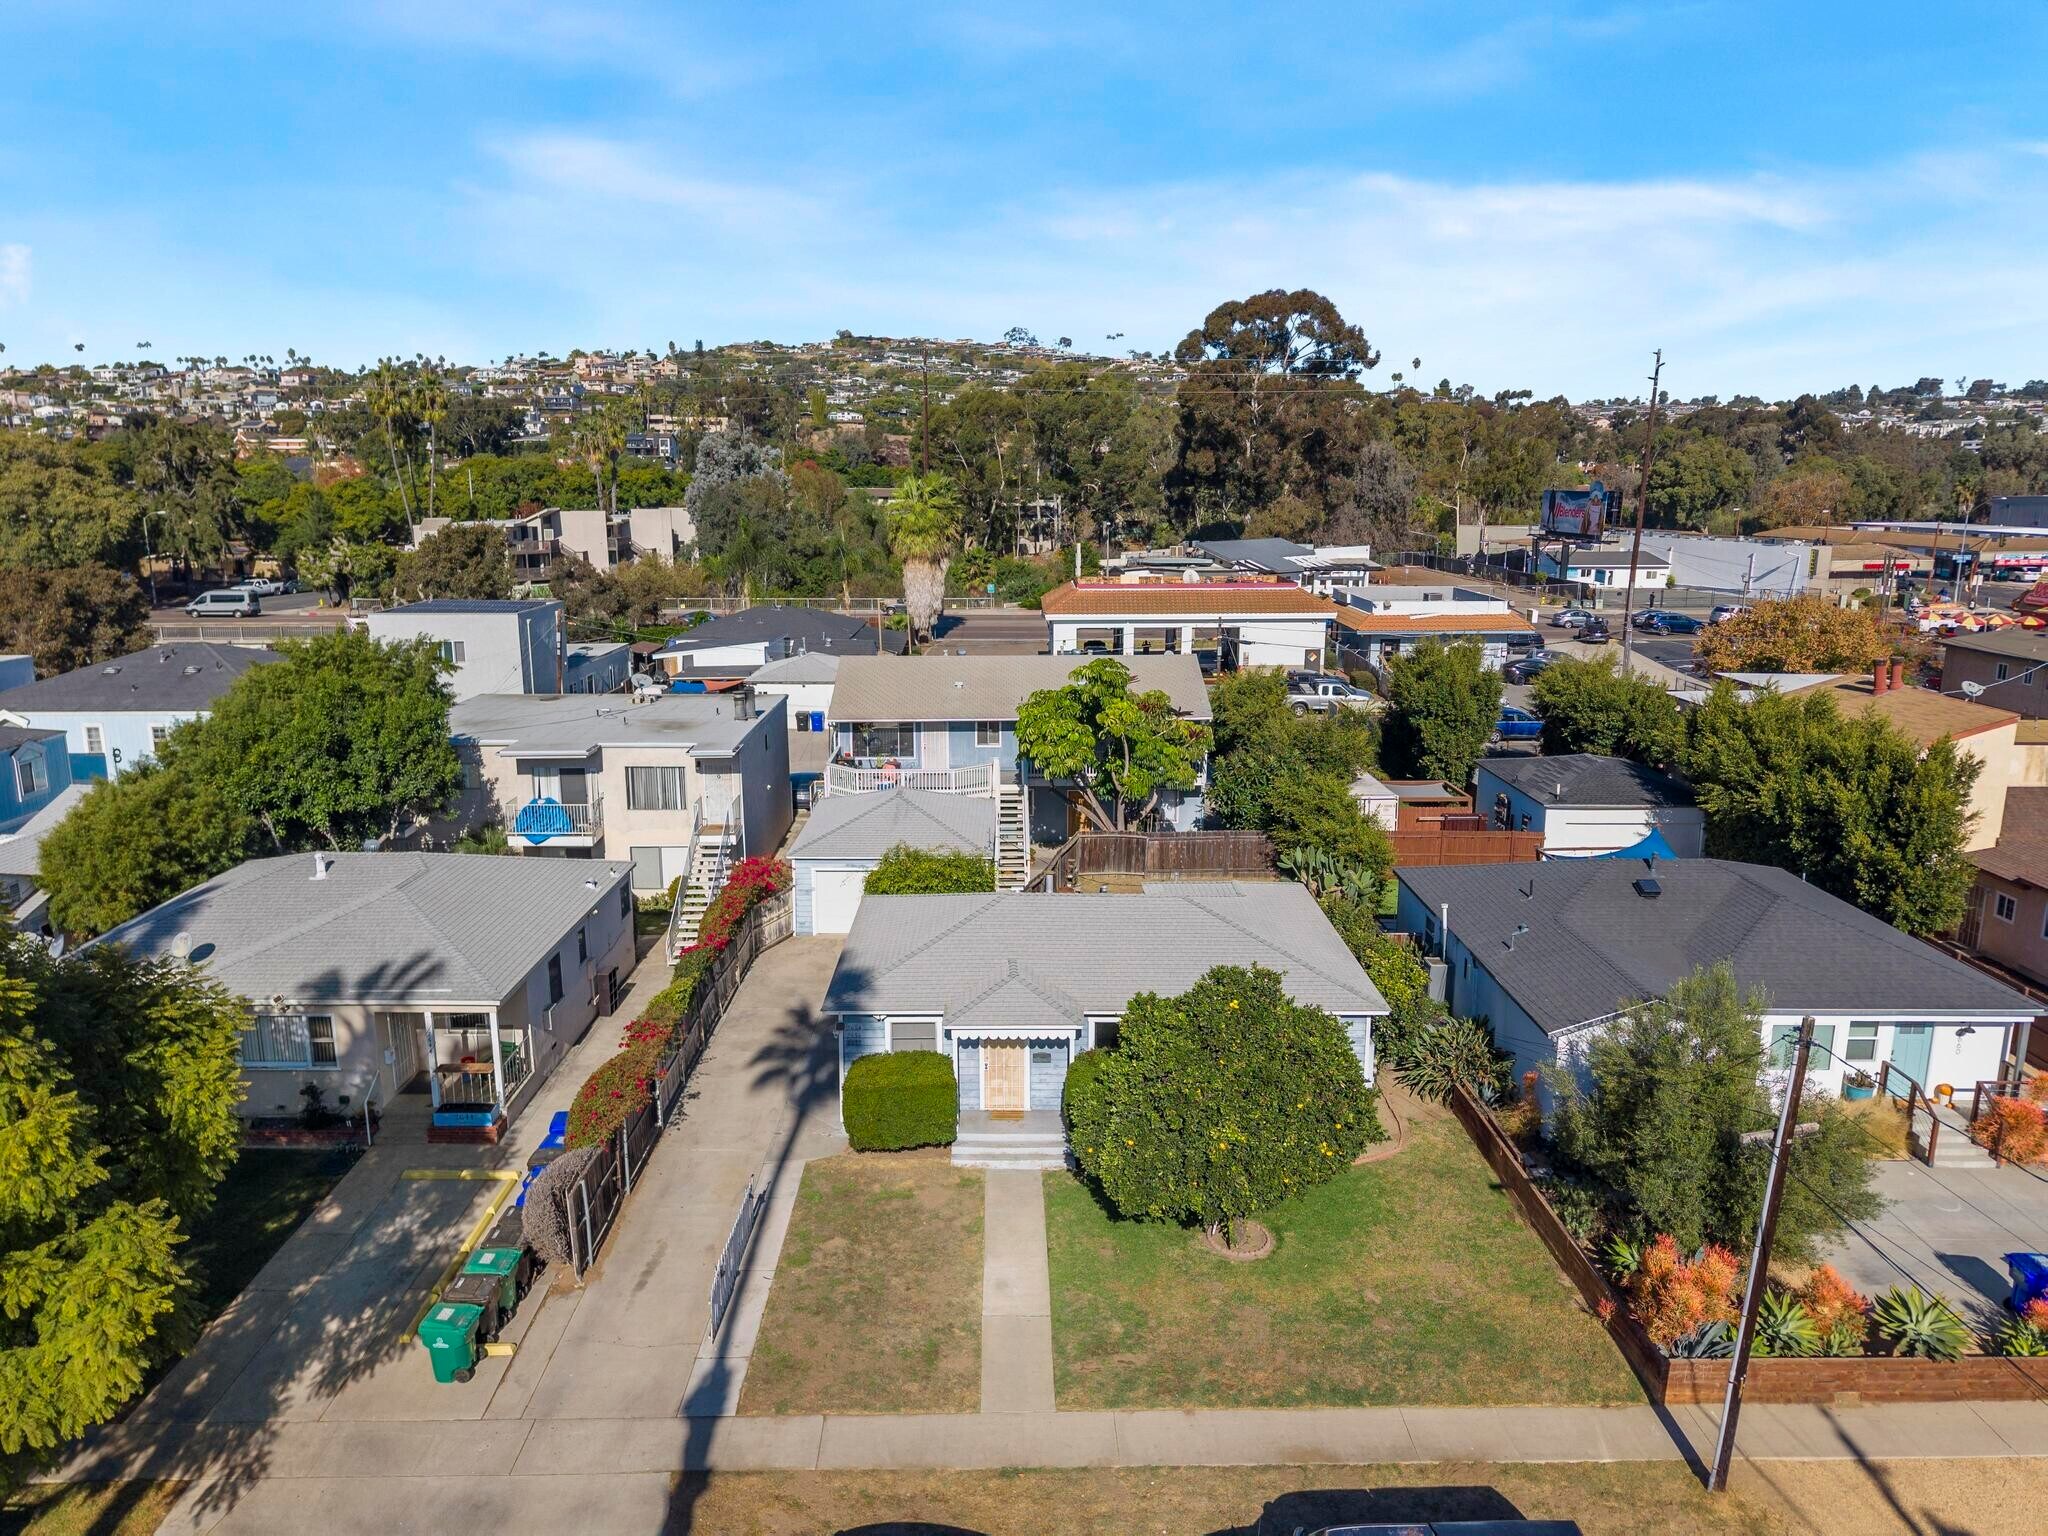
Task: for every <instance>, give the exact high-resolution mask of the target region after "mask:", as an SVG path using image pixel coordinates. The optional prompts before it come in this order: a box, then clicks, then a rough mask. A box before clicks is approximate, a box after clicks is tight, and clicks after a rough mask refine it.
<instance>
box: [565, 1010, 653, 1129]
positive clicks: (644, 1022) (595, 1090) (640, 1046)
mask: <svg viewBox="0 0 2048 1536" xmlns="http://www.w3.org/2000/svg"><path fill="white" fill-rule="evenodd" d="M672 1033H673V1031H672V1030H671V1029H670V1027H669V1026H667V1025H665V1024H657V1023H654V1022H653V1021H652V1020H649V1019H636V1020H634V1022H632V1023H631V1024H628V1025H627V1026H626V1035H625V1039H624V1041H623V1042H622V1043H621V1045H620V1046H619V1049H618V1050H617V1051H616V1052H615V1053H614V1054H613V1055H612V1056H611V1057H610V1059H608V1060H607V1061H606V1062H605V1063H604V1064H603V1065H602V1066H600V1067H599V1068H598V1069H597V1070H596V1071H595V1072H593V1073H591V1074H590V1076H589V1077H588V1078H587V1079H585V1081H584V1084H583V1086H582V1087H581V1088H579V1089H577V1090H576V1097H575V1098H574V1099H572V1100H571V1101H570V1102H569V1136H568V1141H569V1145H570V1146H572V1147H594V1146H596V1145H598V1144H599V1143H600V1142H602V1141H604V1140H605V1138H606V1137H608V1136H611V1135H613V1134H615V1133H616V1132H617V1131H618V1129H619V1127H620V1126H622V1125H624V1124H625V1123H626V1122H627V1121H628V1120H630V1119H632V1118H633V1116H634V1115H635V1114H637V1113H639V1111H640V1110H641V1108H642V1107H643V1106H645V1105H646V1104H647V1103H649V1102H650V1101H651V1100H652V1099H653V1097H654V1079H655V1073H656V1071H657V1070H658V1069H659V1068H660V1066H661V1063H662V1058H663V1057H665V1056H667V1055H668V1051H669V1043H670V1037H671V1035H672Z"/></svg>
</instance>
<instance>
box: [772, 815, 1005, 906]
mask: <svg viewBox="0 0 2048 1536" xmlns="http://www.w3.org/2000/svg"><path fill="white" fill-rule="evenodd" d="M898 844H906V845H908V846H909V847H912V848H925V849H930V850H932V851H933V852H937V853H971V854H974V855H976V856H977V857H980V858H986V859H993V858H994V857H995V851H996V802H995V801H994V800H993V799H991V798H990V797H988V796H986V795H949V794H943V793H941V792H939V791H938V790H932V789H898V790H894V791H892V792H891V793H889V794H886V795H831V796H828V797H827V798H826V799H824V800H821V801H819V802H818V804H817V805H816V806H815V807H814V808H813V809H812V811H811V816H810V820H808V821H807V822H805V823H804V829H803V831H801V832H799V833H798V834H797V838H796V843H795V845H794V846H793V847H791V849H790V850H789V862H790V867H791V869H792V871H793V872H794V875H795V880H796V884H795V887H794V904H793V911H794V914H795V925H796V931H797V932H798V933H845V932H846V931H847V930H848V929H849V928H851V927H852V926H853V919H854V914H855V913H856V912H858V911H859V910H860V903H861V889H862V883H863V882H864V881H865V880H866V879H867V877H868V872H869V871H870V870H872V869H873V868H874V867H875V866H876V865H877V864H879V863H881V861H882V855H883V854H885V853H887V852H888V851H889V850H890V849H891V848H894V847H896V846H897V845H898Z"/></svg>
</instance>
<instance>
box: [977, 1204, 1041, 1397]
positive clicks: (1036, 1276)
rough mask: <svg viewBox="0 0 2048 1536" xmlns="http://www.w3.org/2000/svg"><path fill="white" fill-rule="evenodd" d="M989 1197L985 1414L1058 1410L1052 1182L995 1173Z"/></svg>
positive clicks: (985, 1218) (985, 1216)
mask: <svg viewBox="0 0 2048 1536" xmlns="http://www.w3.org/2000/svg"><path fill="white" fill-rule="evenodd" d="M984 1190H985V1193H984V1194H983V1196H982V1202H983V1203H982V1256H981V1411H982V1412H983V1413H1051V1412H1052V1409H1053V1396H1052V1275H1051V1273H1050V1272H1049V1271H1048V1269H1047V1266H1046V1257H1045V1178H1044V1175H1042V1174H1040V1173H1037V1172H1035V1171H1032V1172H1027V1171H1023V1170H1019V1169H1014V1168H991V1169H990V1170H989V1171H988V1174H987V1182H986V1184H985V1186H984Z"/></svg>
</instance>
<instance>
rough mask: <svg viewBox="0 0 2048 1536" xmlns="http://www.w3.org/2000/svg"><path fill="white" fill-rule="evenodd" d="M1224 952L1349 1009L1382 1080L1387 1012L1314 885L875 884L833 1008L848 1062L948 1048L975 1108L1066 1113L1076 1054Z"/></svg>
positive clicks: (841, 970) (837, 978) (1368, 1067)
mask: <svg viewBox="0 0 2048 1536" xmlns="http://www.w3.org/2000/svg"><path fill="white" fill-rule="evenodd" d="M1219 965H1241V966H1249V965H1263V966H1265V967H1267V968H1268V969H1270V970H1275V971H1278V972H1280V973H1281V975H1282V976H1283V977H1284V978H1285V980H1286V986H1287V991H1288V995H1289V996H1291V997H1292V998H1293V999H1294V1000H1295V1001H1296V1002H1298V1003H1306V1004H1313V1005H1315V1006H1316V1007H1319V1008H1323V1009H1326V1010H1327V1011H1329V1012H1330V1013H1332V1014H1335V1015H1336V1016H1337V1017H1338V1018H1339V1019H1341V1020H1342V1021H1343V1022H1344V1025H1345V1028H1346V1031H1347V1032H1348V1034H1349V1036H1350V1039H1351V1047H1352V1049H1353V1050H1354V1051H1356V1052H1357V1054H1358V1060H1359V1064H1360V1065H1361V1066H1362V1067H1363V1068H1364V1069H1365V1075H1366V1080H1367V1081H1368V1082H1370V1081H1371V1080H1372V1073H1373V1063H1372V1028H1373V1020H1374V1019H1376V1018H1380V1017H1383V1016H1384V1015H1385V1014H1386V1012H1387V1004H1386V999H1385V998H1383V997H1382V996H1381V995H1380V993H1379V990H1378V989H1377V988H1376V987H1374V986H1373V984H1372V981H1371V979H1370V978H1369V977H1368V976H1367V975H1366V974H1365V971H1364V969H1363V968H1362V967H1361V966H1360V965H1359V963H1358V961H1357V959H1356V958H1355V957H1354V956H1353V955H1352V953H1351V951H1350V950H1349V949H1348V948H1346V947H1345V944H1344V941H1343V940H1342V939H1341V938H1339V937H1338V936H1337V931H1336V930H1335V929H1334V928H1332V927H1331V926H1330V924H1329V920H1328V919H1326V918H1325V917H1324V916H1323V914H1322V912H1321V910H1320V909H1319V908H1318V907H1317V906H1316V904H1315V900H1314V898H1313V897H1311V896H1310V895H1309V893H1308V890H1307V888H1306V887H1304V886H1301V885H1297V884H1295V883H1293V882H1291V881H1288V882H1280V881H1273V882H1261V883H1255V884H1253V883H1247V884H1242V885H1238V884H1199V885H1197V884H1187V885H1166V886H1148V887H1147V888H1146V890H1145V891H1144V892H1143V894H1140V895H1133V896H1039V895H1027V894H1016V895H1012V894H1004V893H997V894H992V895H988V896H870V897H868V898H867V899H866V900H865V901H863V902H862V903H861V904H860V912H859V914H858V915H857V916H856V917H855V918H854V920H853V927H852V930H851V931H850V932H849V933H848V934H847V936H846V944H845V947H844V948H843V949H842V950H841V951H840V954H839V963H838V966H837V968H836V969H835V970H834V971H833V973H832V984H831V986H830V987H828V988H827V989H826V993H825V1002H824V1006H823V1009H822V1011H823V1012H824V1014H825V1015H826V1016H827V1017H829V1018H830V1019H831V1020H832V1022H833V1027H834V1028H835V1029H836V1030H837V1032H838V1035H839V1064H840V1072H841V1081H844V1074H845V1069H846V1068H847V1067H849V1066H851V1065H852V1064H853V1063H854V1062H855V1061H857V1060H859V1059H860V1058H861V1057H863V1056H867V1055H871V1054H873V1053H875V1052H877V1051H939V1052H942V1053H944V1054H945V1055H946V1056H947V1057H948V1058H949V1059H950V1060H951V1061H952V1063H953V1071H954V1075H955V1076H956V1078H957V1079H958V1081H959V1091H960V1107H961V1108H962V1109H964V1110H995V1111H1029V1110H1057V1109H1058V1108H1059V1106H1060V1093H1061V1090H1062V1088H1063V1086H1064V1085H1065V1082H1066V1076H1067V1066H1068V1064H1069V1063H1070V1062H1071V1061H1072V1060H1073V1059H1074V1057H1075V1056H1077V1055H1079V1054H1080V1053H1081V1052H1083V1051H1086V1050H1090V1049H1093V1048H1094V1047H1097V1046H1106V1045H1112V1044H1114V1043H1115V1041H1116V1031H1117V1021H1118V1019H1119V1018H1120V1017H1121V1015H1122V1013H1123V1010H1124V1007H1125V1005H1126V1004H1128V1003H1129V1002H1130V1000H1131V999H1132V998H1133V997H1135V996H1137V995H1138V994H1139V993H1141V992H1156V993H1160V994H1162V995H1172V994H1174V993H1178V992H1184V991H1186V990H1187V989H1188V988H1189V987H1190V986H1192V985H1194V983H1195V982H1197V981H1199V980H1200V979H1201V978H1202V977H1203V976H1204V975H1205V974H1207V972H1208V971H1209V970H1210V969H1211V968H1212V967H1215V966H1219Z"/></svg>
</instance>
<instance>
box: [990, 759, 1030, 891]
mask: <svg viewBox="0 0 2048 1536" xmlns="http://www.w3.org/2000/svg"><path fill="white" fill-rule="evenodd" d="M1030 878H1031V828H1030V826H1029V825H1028V821H1027V817H1026V814H1025V809H1024V787H1023V786H1022V785H1021V784H1012V783H1007V782H1005V783H1003V784H1000V785H998V786H997V788H996V889H997V890H999V891H1021V890H1023V889H1024V886H1025V884H1026V883H1027V882H1028V881H1029V880H1030Z"/></svg>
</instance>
